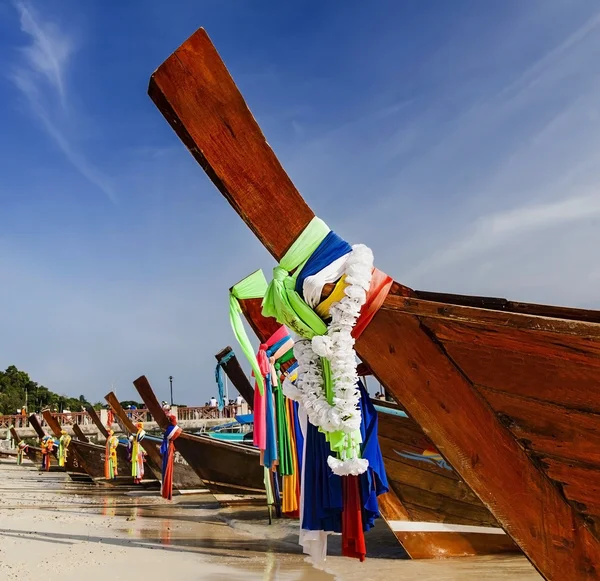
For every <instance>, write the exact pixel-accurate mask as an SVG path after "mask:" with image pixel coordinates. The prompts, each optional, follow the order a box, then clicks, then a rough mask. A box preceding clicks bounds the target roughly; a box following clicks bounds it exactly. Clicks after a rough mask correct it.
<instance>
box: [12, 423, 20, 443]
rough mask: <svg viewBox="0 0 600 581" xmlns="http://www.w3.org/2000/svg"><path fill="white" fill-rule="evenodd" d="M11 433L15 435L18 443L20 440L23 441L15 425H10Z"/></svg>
mask: <svg viewBox="0 0 600 581" xmlns="http://www.w3.org/2000/svg"><path fill="white" fill-rule="evenodd" d="M10 433H11V435H12V437H13V440H14V441H15V442H16V443H17V444H18V443H19V442H21V437H20V436H19V434H17V430H15V428H14V427H13V426H11V427H10Z"/></svg>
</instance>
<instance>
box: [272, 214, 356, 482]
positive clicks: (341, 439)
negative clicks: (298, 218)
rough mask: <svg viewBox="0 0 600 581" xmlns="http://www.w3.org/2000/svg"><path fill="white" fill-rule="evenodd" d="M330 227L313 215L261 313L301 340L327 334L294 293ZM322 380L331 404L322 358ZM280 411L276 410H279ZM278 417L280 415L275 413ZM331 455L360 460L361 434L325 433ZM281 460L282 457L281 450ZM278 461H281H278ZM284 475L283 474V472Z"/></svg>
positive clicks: (329, 383)
mask: <svg viewBox="0 0 600 581" xmlns="http://www.w3.org/2000/svg"><path fill="white" fill-rule="evenodd" d="M329 231H330V230H329V227H328V226H327V225H326V224H325V222H323V221H322V220H321V219H319V218H317V217H316V216H315V217H314V218H313V219H312V220H311V221H310V223H309V224H308V226H307V227H306V228H305V229H304V231H303V232H302V233H301V234H300V236H299V237H298V238H297V239H296V241H295V242H294V243H293V244H292V246H291V247H290V249H289V250H288V251H287V252H286V253H285V256H283V258H282V259H281V262H280V263H279V266H276V267H275V268H274V269H273V280H272V281H271V282H270V283H269V287H268V289H267V292H266V293H265V298H264V299H263V305H262V314H263V315H264V316H265V317H274V318H275V319H276V320H277V321H278V322H279V323H281V324H282V325H286V327H288V329H292V330H294V331H295V332H296V333H297V334H298V335H300V336H301V337H303V338H304V339H312V338H313V337H315V336H317V335H325V334H327V325H326V324H325V323H324V322H323V320H322V319H321V317H319V315H317V313H315V312H314V311H313V310H312V309H311V308H310V307H309V306H308V305H307V304H306V303H305V302H304V300H303V299H302V297H301V296H300V295H299V294H298V293H297V292H296V288H295V287H296V279H297V277H298V275H299V273H300V272H301V270H302V268H303V266H304V265H305V264H306V262H307V261H308V259H309V258H310V257H311V256H312V254H313V253H314V251H315V250H316V249H317V247H318V246H319V244H321V242H322V241H323V240H324V239H325V237H326V236H327V234H329ZM321 366H322V370H323V381H324V388H325V394H326V397H327V401H328V402H329V404H330V405H332V404H333V397H334V391H333V383H334V382H333V377H332V375H331V364H330V362H329V360H327V359H325V358H324V357H321ZM278 411H279V410H278ZM278 417H279V413H278ZM325 437H326V439H327V442H329V447H330V448H331V450H332V452H334V453H336V454H337V455H338V457H340V458H342V459H347V458H352V457H356V458H360V443H361V441H362V438H361V435H360V431H359V430H356V431H355V432H353V433H352V434H347V433H345V432H342V431H337V432H325ZM280 458H283V455H282V453H281V450H280ZM280 461H281V460H280ZM282 474H283V472H282Z"/></svg>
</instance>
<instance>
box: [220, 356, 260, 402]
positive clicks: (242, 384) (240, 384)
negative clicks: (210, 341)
mask: <svg viewBox="0 0 600 581" xmlns="http://www.w3.org/2000/svg"><path fill="white" fill-rule="evenodd" d="M230 353H231V355H229V354H230ZM228 356H229V359H228V360H227V362H226V363H224V364H223V371H224V372H225V373H226V374H227V377H229V380H230V381H231V383H233V386H234V387H235V388H236V389H237V390H238V392H239V393H240V395H241V396H242V397H243V398H244V399H245V400H246V403H247V404H248V407H249V408H250V409H252V404H253V403H254V388H253V387H252V385H251V383H250V382H249V381H248V378H247V377H246V374H245V373H244V370H243V369H242V367H241V366H240V362H239V361H238V360H237V357H236V356H235V354H234V353H233V349H232V348H231V347H229V346H227V347H225V349H223V350H222V351H219V352H218V353H217V354H216V355H215V357H216V359H217V361H222V360H224V359H225V358H226V357H228Z"/></svg>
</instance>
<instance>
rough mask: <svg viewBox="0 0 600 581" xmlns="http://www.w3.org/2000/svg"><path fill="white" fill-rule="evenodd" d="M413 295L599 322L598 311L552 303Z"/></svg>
mask: <svg viewBox="0 0 600 581" xmlns="http://www.w3.org/2000/svg"><path fill="white" fill-rule="evenodd" d="M394 294H396V293H394ZM415 296H416V297H417V298H419V299H423V300H426V301H433V302H436V303H448V304H451V305H462V306H465V307H478V308H480V309H492V310H497V311H508V312H511V313H524V314H527V315H539V316H540V317H553V318H556V319H571V320H574V321H587V322H588V323H600V311H590V310H586V309H575V308H572V307H555V306H553V305H539V304H534V303H521V302H516V301H509V300H507V299H502V298H494V297H477V296H470V295H456V294H450V293H437V292H429V291H415Z"/></svg>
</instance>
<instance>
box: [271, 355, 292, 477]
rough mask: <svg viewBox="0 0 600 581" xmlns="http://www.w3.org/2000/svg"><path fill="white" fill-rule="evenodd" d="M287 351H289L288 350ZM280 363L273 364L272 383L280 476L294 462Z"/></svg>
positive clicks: (288, 471)
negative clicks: (274, 374)
mask: <svg viewBox="0 0 600 581" xmlns="http://www.w3.org/2000/svg"><path fill="white" fill-rule="evenodd" d="M288 353H289V352H288ZM280 367H281V364H280V363H279V362H278V363H276V364H275V369H276V371H277V377H276V382H275V383H273V388H274V389H273V391H274V394H275V409H276V414H275V416H276V418H277V445H278V448H279V473H280V474H281V475H282V476H290V475H291V474H293V473H294V462H293V460H292V443H291V441H290V432H289V427H288V423H287V414H286V413H285V396H284V395H283V389H282V388H281V380H280V378H279V369H280Z"/></svg>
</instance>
